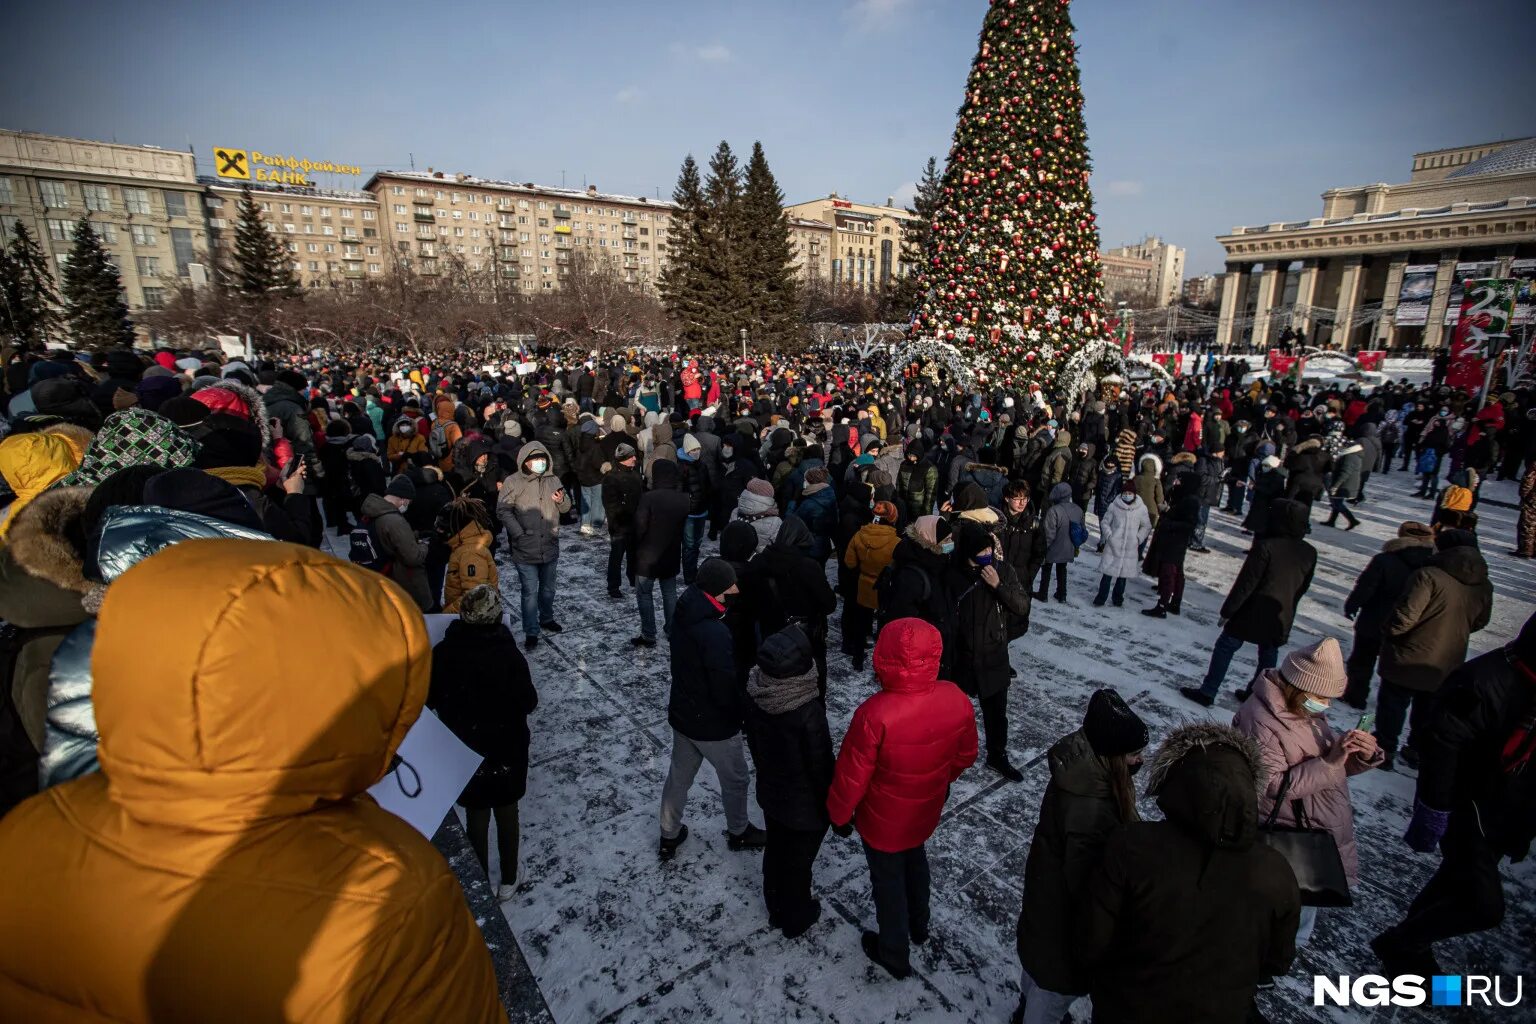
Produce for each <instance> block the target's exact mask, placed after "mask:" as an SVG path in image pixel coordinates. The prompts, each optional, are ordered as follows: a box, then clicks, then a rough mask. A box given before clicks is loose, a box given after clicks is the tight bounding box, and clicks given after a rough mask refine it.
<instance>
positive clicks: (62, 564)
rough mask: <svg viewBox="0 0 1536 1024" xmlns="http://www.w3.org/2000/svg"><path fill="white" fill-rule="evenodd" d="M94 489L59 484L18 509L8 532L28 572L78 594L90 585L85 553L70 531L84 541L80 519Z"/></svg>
mask: <svg viewBox="0 0 1536 1024" xmlns="http://www.w3.org/2000/svg"><path fill="white" fill-rule="evenodd" d="M91 490H92V489H91V488H89V487H57V488H54V489H53V490H51V491H47V492H45V493H43V494H41V495H39V496H38V497H37V498H36V499H35V500H34V501H32V502H31V503H29V504H28V505H27V507H26V508H24V509H22V510H21V511H20V512H17V513H16V519H15V522H14V523H12V525H11V531H10V536H9V540H10V545H9V546H10V551H11V557H12V558H13V559H15V561H16V564H17V565H18V566H20V567H21V568H22V570H23V571H25V572H26V573H27V574H28V575H29V576H36V577H37V578H38V579H42V580H46V581H48V582H49V583H52V584H53V585H54V586H56V587H60V588H61V589H64V590H72V591H74V592H75V593H77V594H85V593H86V592H87V591H89V590H90V589H91V584H90V583H88V582H87V581H86V579H85V576H84V575H83V573H82V568H83V566H84V556H83V554H82V553H81V551H80V550H79V549H78V548H77V547H76V546H75V543H74V542H73V541H71V540H70V535H71V534H78V535H80V539H81V541H82V542H83V541H84V530H83V527H82V526H81V523H80V519H81V517H82V516H84V515H85V504H86V502H87V501H89V500H90V498H91Z"/></svg>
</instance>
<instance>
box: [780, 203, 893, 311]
mask: <svg viewBox="0 0 1536 1024" xmlns="http://www.w3.org/2000/svg"><path fill="white" fill-rule="evenodd" d="M784 212H785V213H786V214H788V215H789V217H790V222H791V229H790V230H791V234H792V235H793V234H795V232H796V229H795V227H794V226H793V225H794V223H795V222H797V221H814V222H818V223H821V224H825V225H826V226H827V227H828V228H830V229H831V231H830V234H829V235H828V236H827V237H828V238H829V239H830V248H829V251H828V254H827V265H826V269H827V270H828V278H827V279H828V280H830V281H831V282H832V283H833V284H836V285H841V286H847V287H852V288H857V289H859V290H862V291H878V290H879V289H881V288H884V287H886V286H887V285H889V284H890V283H891V281H892V280H893V279H895V278H898V277H904V276H906V274H907V270H908V268H907V266H906V264H905V263H904V262H903V261H902V258H901V240H902V235H903V232H904V231H905V229H906V225H907V224H908V223H909V222H910V221H913V220H915V219H916V217H915V216H914V215H913V214H910V213H908V212H907V211H906V210H904V209H902V208H901V207H899V206H897V205H896V204H895V200H893V199H886V201H885V205H884V206H870V205H868V204H865V203H855V202H853V201H852V200H849V199H844V198H843V197H842V196H840V195H838V194H837V193H836V192H833V193H832V194H831V195H829V196H827V197H826V198H825V199H813V200H811V201H809V202H805V203H795V204H794V205H792V206H786V207H785V208H784ZM801 230H808V229H804V228H802V229H801ZM796 242H797V243H799V242H800V238H799V236H796ZM805 244H806V245H807V246H809V244H810V237H809V235H807V236H806V238H805ZM807 256H809V250H808V249H807ZM807 266H808V264H807Z"/></svg>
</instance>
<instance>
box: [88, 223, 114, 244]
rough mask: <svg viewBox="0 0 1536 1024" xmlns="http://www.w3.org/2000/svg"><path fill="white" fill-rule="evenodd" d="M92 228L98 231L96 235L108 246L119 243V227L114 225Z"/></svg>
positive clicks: (100, 225) (101, 225)
mask: <svg viewBox="0 0 1536 1024" xmlns="http://www.w3.org/2000/svg"><path fill="white" fill-rule="evenodd" d="M91 227H93V228H95V229H96V234H98V235H100V236H101V240H102V241H103V242H107V243H108V244H112V243H115V242H116V241H117V227H116V226H115V225H113V224H92V225H91Z"/></svg>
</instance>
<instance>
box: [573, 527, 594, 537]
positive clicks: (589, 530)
mask: <svg viewBox="0 0 1536 1024" xmlns="http://www.w3.org/2000/svg"><path fill="white" fill-rule="evenodd" d="M576 532H577V533H579V534H581V535H582V536H583V537H590V536H592V535H593V534H595V533H597V531H596V530H594V529H592V527H590V526H583V527H582V528H581V529H579V530H577V531H576Z"/></svg>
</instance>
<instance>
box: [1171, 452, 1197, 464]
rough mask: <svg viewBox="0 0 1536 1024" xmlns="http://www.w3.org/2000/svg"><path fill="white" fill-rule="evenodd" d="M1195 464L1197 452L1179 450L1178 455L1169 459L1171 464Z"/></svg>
mask: <svg viewBox="0 0 1536 1024" xmlns="http://www.w3.org/2000/svg"><path fill="white" fill-rule="evenodd" d="M1194 464H1195V453H1194V452H1179V453H1178V454H1177V455H1175V456H1174V457H1173V458H1172V459H1171V460H1170V461H1169V465H1173V466H1193V465H1194Z"/></svg>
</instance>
